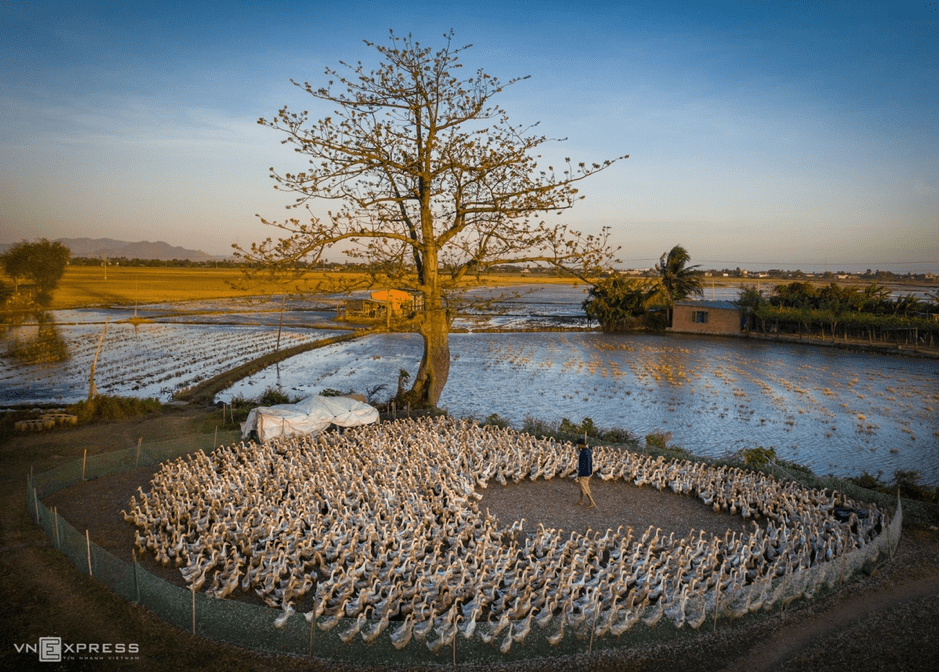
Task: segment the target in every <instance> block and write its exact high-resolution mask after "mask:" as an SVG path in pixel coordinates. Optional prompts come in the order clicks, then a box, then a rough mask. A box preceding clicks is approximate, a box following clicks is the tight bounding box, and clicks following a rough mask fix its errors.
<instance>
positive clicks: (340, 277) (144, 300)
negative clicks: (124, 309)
mask: <svg viewBox="0 0 939 672" xmlns="http://www.w3.org/2000/svg"><path fill="white" fill-rule="evenodd" d="M367 279H368V276H366V275H365V274H364V273H355V272H347V271H338V272H337V271H309V272H307V273H305V274H304V275H303V277H302V278H301V280H300V285H299V289H300V291H307V292H311V291H316V288H317V287H322V288H323V289H322V290H321V291H330V289H329V286H335V287H339V286H346V285H349V284H351V283H355V282H356V281H357V280H358V281H362V282H364V281H365V280H367ZM243 281H244V275H243V273H242V270H241V269H239V268H181V267H163V268H160V267H147V266H141V267H120V266H108V267H107V269H105V268H104V267H101V266H70V267H68V268H67V269H66V270H65V275H64V276H63V277H62V280H61V281H60V282H59V286H58V288H57V289H56V290H55V292H54V294H53V300H52V306H51V308H52V309H53V310H62V309H66V308H81V307H88V306H100V305H112V304H125V305H132V304H134V303H135V302H136V303H140V304H141V305H143V304H148V303H164V302H169V301H195V300H204V299H218V298H232V297H239V296H265V295H280V294H282V293H284V292H287V293H293V292H296V291H298V290H297V287H298V284H297V283H296V282H291V283H287V284H283V283H279V282H272V281H264V280H252V282H251V283H250V284H249V285H246V286H245V283H244V282H243ZM571 282H572V281H571V280H570V279H567V278H551V277H544V276H538V275H535V276H532V275H523V274H513V275H486V276H484V277H483V278H482V279H481V282H480V283H479V284H482V285H486V286H504V285H514V284H571ZM467 284H468V285H470V286H471V285H473V284H476V283H475V281H470V282H468V283H467ZM575 284H578V283H575ZM360 287H362V285H361V284H360ZM333 291H335V290H333Z"/></svg>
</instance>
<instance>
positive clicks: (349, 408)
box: [241, 395, 378, 441]
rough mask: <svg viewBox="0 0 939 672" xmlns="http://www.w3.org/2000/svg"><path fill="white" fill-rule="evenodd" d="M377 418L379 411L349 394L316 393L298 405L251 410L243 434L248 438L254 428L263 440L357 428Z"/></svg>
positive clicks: (282, 405) (242, 430) (243, 426)
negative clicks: (323, 394)
mask: <svg viewBox="0 0 939 672" xmlns="http://www.w3.org/2000/svg"><path fill="white" fill-rule="evenodd" d="M377 420H378V410H377V409H375V408H373V407H372V406H369V405H368V404H363V403H362V402H361V401H356V400H355V399H350V398H349V397H321V396H319V395H314V396H312V397H307V398H306V399H303V400H302V401H299V402H297V403H296V404H277V405H276V406H259V407H258V408H253V409H251V412H250V413H248V419H247V420H246V421H245V422H244V424H243V425H241V435H242V437H244V438H248V436H249V435H250V434H251V432H252V431H256V432H257V433H258V438H259V439H260V440H261V441H269V440H271V439H273V438H275V437H278V436H294V435H296V434H319V433H320V432H322V431H323V430H324V429H326V428H327V427H329V425H331V424H332V425H338V426H339V427H356V426H358V425H367V424H370V423H372V422H375V421H377Z"/></svg>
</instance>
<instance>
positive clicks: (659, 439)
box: [646, 432, 672, 450]
mask: <svg viewBox="0 0 939 672" xmlns="http://www.w3.org/2000/svg"><path fill="white" fill-rule="evenodd" d="M671 440H672V433H671V432H652V433H651V434H646V446H647V447H648V448H650V449H652V450H665V449H666V448H667V447H668V442H669V441H671Z"/></svg>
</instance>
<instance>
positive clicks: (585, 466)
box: [577, 439, 597, 509]
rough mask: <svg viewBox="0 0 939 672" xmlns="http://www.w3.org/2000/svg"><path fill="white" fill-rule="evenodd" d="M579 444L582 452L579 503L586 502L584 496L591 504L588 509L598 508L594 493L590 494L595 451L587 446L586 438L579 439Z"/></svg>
mask: <svg viewBox="0 0 939 672" xmlns="http://www.w3.org/2000/svg"><path fill="white" fill-rule="evenodd" d="M577 446H578V447H579V448H580V454H579V455H578V457H577V483H578V484H579V485H580V499H578V500H577V503H578V504H583V503H584V497H586V498H587V501H589V502H590V504H588V505H587V508H588V509H595V508H597V503H596V502H595V501H593V495H591V494H590V477H591V476H593V451H592V450H590V448H589V447H588V446H587V440H586V439H577Z"/></svg>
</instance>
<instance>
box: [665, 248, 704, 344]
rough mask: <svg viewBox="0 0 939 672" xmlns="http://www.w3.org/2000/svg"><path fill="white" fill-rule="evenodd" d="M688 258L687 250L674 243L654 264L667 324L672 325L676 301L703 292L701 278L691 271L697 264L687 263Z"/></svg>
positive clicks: (689, 258) (689, 257)
mask: <svg viewBox="0 0 939 672" xmlns="http://www.w3.org/2000/svg"><path fill="white" fill-rule="evenodd" d="M690 260H691V256H690V255H689V254H688V250H686V249H685V248H683V247H682V246H681V245H676V246H675V247H673V248H672V249H671V250H669V251H668V252H666V253H664V254H663V255H662V258H661V259H659V263H658V264H656V266H655V270H657V271H658V272H659V276H660V280H659V281H660V282H661V285H662V295H663V297H664V298H665V305H666V306H667V307H668V326H672V307H673V306H674V305H675V302H676V301H681V300H682V299H684V298H687V297H688V296H691V295H692V294H696V295H698V296H700V295H701V294H703V293H704V292H703V290H702V289H701V278H700V277H698V276H697V275H694V273H693V271H694V269H696V268H697V266H688V265H687V264H688V262H689V261H690Z"/></svg>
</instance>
